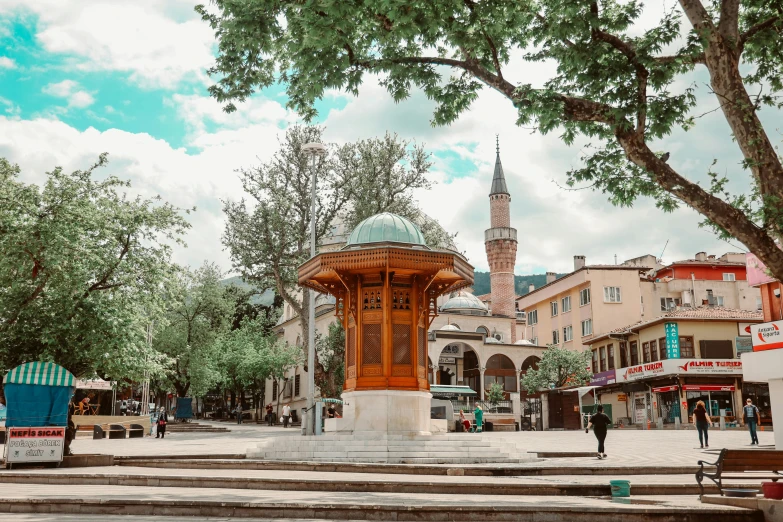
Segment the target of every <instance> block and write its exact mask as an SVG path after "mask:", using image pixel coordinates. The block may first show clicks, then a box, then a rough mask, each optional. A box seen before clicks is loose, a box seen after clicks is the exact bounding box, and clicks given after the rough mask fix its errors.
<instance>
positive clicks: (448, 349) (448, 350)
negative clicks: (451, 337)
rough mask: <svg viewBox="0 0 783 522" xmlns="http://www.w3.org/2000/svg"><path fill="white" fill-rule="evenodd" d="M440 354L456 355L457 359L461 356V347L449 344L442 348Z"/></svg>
mask: <svg viewBox="0 0 783 522" xmlns="http://www.w3.org/2000/svg"><path fill="white" fill-rule="evenodd" d="M440 353H445V354H449V355H456V356H457V357H459V356H460V355H462V347H461V346H460V345H459V344H450V345H448V346H444V347H443V350H442V351H441V352H440Z"/></svg>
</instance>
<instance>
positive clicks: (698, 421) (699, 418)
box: [693, 401, 712, 448]
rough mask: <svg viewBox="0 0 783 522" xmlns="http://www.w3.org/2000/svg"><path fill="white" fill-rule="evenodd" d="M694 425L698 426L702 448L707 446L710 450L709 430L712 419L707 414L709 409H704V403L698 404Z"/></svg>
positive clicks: (694, 413) (694, 415)
mask: <svg viewBox="0 0 783 522" xmlns="http://www.w3.org/2000/svg"><path fill="white" fill-rule="evenodd" d="M693 423H694V424H695V425H696V429H697V430H699V444H701V447H702V448H704V447H705V446H706V447H708V448H709V447H710V439H709V435H708V430H709V429H710V423H712V419H710V416H709V414H708V413H707V408H705V407H704V401H699V402H697V403H696V409H695V410H693Z"/></svg>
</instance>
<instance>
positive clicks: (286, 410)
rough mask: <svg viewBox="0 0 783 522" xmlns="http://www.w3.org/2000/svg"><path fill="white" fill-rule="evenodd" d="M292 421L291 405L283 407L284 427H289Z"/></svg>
mask: <svg viewBox="0 0 783 522" xmlns="http://www.w3.org/2000/svg"><path fill="white" fill-rule="evenodd" d="M289 420H291V405H290V404H286V405H285V406H283V427H284V428H287V427H288V421H289Z"/></svg>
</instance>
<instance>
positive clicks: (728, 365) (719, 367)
mask: <svg viewBox="0 0 783 522" xmlns="http://www.w3.org/2000/svg"><path fill="white" fill-rule="evenodd" d="M664 362H668V361H664ZM672 362H673V363H674V364H676V365H677V369H676V371H675V372H674V373H679V374H680V375H715V374H716V373H721V374H731V375H742V361H739V360H737V359H692V360H689V361H688V362H687V363H685V364H683V365H680V364H679V363H681V362H682V360H679V361H672Z"/></svg>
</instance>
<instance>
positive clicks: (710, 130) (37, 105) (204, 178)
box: [0, 0, 781, 274]
mask: <svg viewBox="0 0 783 522" xmlns="http://www.w3.org/2000/svg"><path fill="white" fill-rule="evenodd" d="M669 3H671V2H669ZM193 4H194V2H193V1H192V0H166V1H164V0H136V1H134V2H127V1H125V0H117V1H112V0H95V1H86V0H85V1H82V0H68V1H65V0H0V42H2V43H1V44H0V85H2V89H0V155H2V156H5V157H8V158H9V159H10V160H11V161H13V162H16V163H18V164H19V165H20V166H21V168H22V177H23V179H24V180H25V181H29V182H40V181H41V180H42V179H43V178H44V174H45V172H46V171H48V170H51V169H52V168H53V167H54V166H56V165H59V166H62V167H64V168H65V169H70V170H74V169H78V168H85V167H87V166H88V165H90V164H91V162H93V161H94V160H95V158H97V156H98V154H100V153H101V152H108V153H109V154H110V160H111V163H110V167H109V168H108V169H106V170H105V172H106V173H112V174H116V175H118V176H121V177H123V178H126V179H130V180H131V181H132V183H133V187H134V190H136V191H138V192H140V193H142V194H145V195H149V196H152V195H155V194H160V195H162V196H163V198H164V199H166V200H168V201H170V202H172V203H173V204H175V205H179V206H181V207H191V206H193V205H195V206H197V207H198V211H197V212H196V213H195V214H194V215H192V217H191V218H190V219H191V222H192V225H193V228H192V230H191V231H190V233H189V235H188V237H187V243H188V248H187V249H179V250H177V252H176V260H177V261H178V262H181V263H185V264H191V265H198V264H201V263H202V262H203V261H204V260H210V261H215V262H218V263H219V264H220V265H222V266H223V267H224V268H225V269H226V270H228V269H230V262H229V258H228V255H227V253H226V252H225V251H223V248H222V245H221V243H220V235H221V232H222V229H223V216H222V213H221V203H220V200H221V199H238V198H240V197H242V190H241V187H240V185H239V182H238V178H237V176H236V173H235V171H236V169H238V168H241V167H248V166H252V165H254V164H258V163H259V162H263V161H265V160H267V159H268V158H269V157H270V156H271V155H272V154H273V152H274V150H275V148H276V144H277V137H278V136H279V135H280V134H281V133H282V132H284V130H285V128H286V127H287V126H289V125H291V124H294V123H296V122H298V121H300V118H299V117H298V115H297V114H295V113H292V112H291V111H289V110H287V109H286V108H285V95H284V90H283V88H281V87H278V88H274V89H269V90H266V91H264V92H262V93H259V94H258V95H256V96H255V97H254V98H253V99H252V100H250V101H249V102H248V103H246V104H244V105H242V106H240V107H239V110H238V111H237V112H236V113H234V114H231V115H226V114H224V113H223V112H222V111H221V108H220V106H219V105H218V103H217V102H215V101H213V100H212V99H211V98H209V97H208V95H207V90H206V89H207V87H208V86H209V84H210V81H209V78H208V77H207V75H206V73H205V70H206V69H207V68H208V67H209V66H210V65H211V63H212V62H213V57H214V53H215V43H214V39H213V34H212V32H211V31H210V29H209V28H208V27H207V26H206V24H204V23H202V22H201V21H200V20H199V19H198V17H197V16H196V14H195V13H194V11H193ZM661 5H663V4H661ZM645 16H646V20H647V21H648V23H652V20H654V19H655V17H656V13H655V8H651V10H648V12H646V14H645ZM552 70H553V68H552V67H551V66H550V65H548V64H529V63H524V62H521V61H514V62H512V63H511V64H510V65H509V67H508V68H507V70H506V72H505V76H506V77H507V78H513V79H514V80H516V81H519V82H526V83H533V84H534V85H535V84H540V83H543V81H545V79H546V78H547V77H548V75H550V74H551V73H552ZM706 81H707V78H706V75H704V74H703V73H701V74H695V75H694V76H693V77H691V78H686V79H684V80H683V82H682V83H681V84H680V85H679V86H678V88H682V87H683V86H684V85H686V84H688V83H689V82H695V83H696V85H697V86H698V92H699V96H700V97H699V105H700V110H701V111H709V110H711V109H714V108H715V107H716V106H717V103H716V101H715V99H714V98H713V97H711V96H710V95H709V94H708V93H707V92H706V88H705V86H704V84H705V82H706ZM431 108H432V104H431V103H430V102H429V101H428V100H427V99H426V98H425V97H424V96H423V95H421V94H420V93H415V94H414V95H413V96H412V97H411V98H410V99H409V100H407V101H404V102H402V103H399V104H395V103H394V102H393V101H392V99H391V98H390V97H389V96H388V95H387V94H386V93H385V92H384V91H383V90H382V89H380V88H379V87H377V85H376V84H375V82H374V81H373V79H372V78H368V81H366V82H365V85H364V87H363V89H362V91H361V93H360V96H358V97H356V98H354V97H351V96H346V95H344V94H342V93H339V92H335V93H332V95H330V96H329V97H328V98H327V99H325V100H323V101H322V102H321V103H320V104H319V110H320V116H319V120H318V123H320V124H323V125H324V126H325V127H326V136H327V139H328V141H330V142H334V143H343V142H346V141H351V140H355V139H359V138H367V137H371V136H381V135H383V134H384V133H385V132H387V131H389V132H395V133H398V134H399V135H400V136H401V137H403V138H405V139H410V140H415V141H416V142H418V143H423V144H424V145H425V146H426V147H427V148H428V150H429V151H430V152H432V153H433V155H434V160H435V166H434V168H433V172H432V178H433V180H435V181H436V182H437V185H436V186H435V188H434V189H433V190H431V191H428V192H423V193H419V194H417V197H418V199H419V201H420V204H421V206H422V208H423V209H424V210H425V211H426V212H427V213H428V214H430V215H431V216H433V217H435V218H437V219H438V220H439V221H440V222H441V224H442V225H443V226H444V227H445V228H446V229H447V230H449V231H451V232H457V233H458V238H457V242H458V245H459V247H460V248H461V249H462V250H464V251H465V252H466V253H467V255H468V257H469V259H470V261H471V262H472V263H473V264H474V265H475V266H476V267H477V268H478V269H486V267H487V262H486V256H485V253H484V245H483V231H484V229H485V228H488V226H489V202H488V198H487V194H488V192H489V186H490V180H491V177H492V167H493V164H494V160H495V151H494V149H495V134H499V135H500V143H501V158H502V161H503V166H504V169H505V172H506V178H507V181H508V185H509V190H510V192H511V194H512V210H511V212H512V214H511V215H512V226H515V227H516V228H517V229H518V230H519V239H520V241H519V251H518V256H517V265H516V272H517V273H519V274H527V273H542V272H544V271H546V270H555V271H568V270H570V269H571V267H572V258H573V255H575V254H581V255H586V256H587V259H588V262H589V263H613V262H614V258H615V255H616V256H617V257H618V259H619V260H623V259H626V258H630V257H635V256H639V255H643V254H648V253H649V254H655V255H656V256H659V255H660V254H661V252H662V250H663V248H664V245H665V244H666V242H667V240H668V242H669V243H668V246H667V247H666V251H665V253H664V255H663V259H664V261H665V262H670V261H672V260H675V259H682V258H687V257H692V256H693V254H694V253H696V252H697V251H700V250H705V251H707V252H709V253H714V254H718V255H720V254H722V253H723V252H726V251H738V250H740V249H741V245H737V246H731V245H728V244H726V243H724V242H721V241H718V240H716V239H715V238H714V237H713V236H712V234H711V233H710V232H709V231H707V230H704V229H699V228H698V226H697V225H698V222H699V218H698V216H697V215H696V214H695V213H693V212H692V211H690V210H687V209H682V210H679V211H677V212H675V213H673V214H663V213H662V212H660V211H658V210H657V209H656V208H655V207H654V205H652V204H651V202H650V201H639V202H637V204H636V205H635V206H634V207H633V208H631V209H618V208H614V207H612V206H611V205H610V204H609V203H608V202H607V200H606V197H605V196H604V195H602V194H600V193H594V192H591V191H588V190H582V191H571V192H569V191H564V190H563V189H561V188H559V187H558V184H560V185H562V184H563V183H564V181H565V172H566V171H567V170H568V169H569V168H570V167H571V166H574V165H577V164H578V161H579V157H580V147H579V146H578V145H577V146H573V147H567V146H566V145H564V144H563V143H562V142H561V141H560V140H559V139H558V136H557V133H553V134H550V135H547V136H541V135H538V134H533V133H531V131H530V130H527V129H521V128H518V127H516V126H515V115H514V111H513V109H512V107H511V105H510V103H509V102H508V101H507V100H505V99H504V98H502V97H501V96H500V95H497V94H495V93H494V92H491V91H489V90H485V91H484V92H483V93H482V95H481V96H480V98H479V100H478V101H477V102H476V103H475V104H474V105H473V107H472V108H471V111H470V112H469V113H467V114H465V115H463V117H462V118H461V119H460V120H459V121H458V122H457V123H455V124H454V125H452V126H450V127H436V128H433V127H432V126H431V125H430V114H431ZM780 117H781V114H780V113H774V112H766V113H764V114H763V119H764V120H765V121H766V122H768V126H767V128H768V130H770V134H771V138H772V139H773V140H775V141H780V136H781V135H780V133H779V132H775V129H776V128H777V125H775V124H774V122H775V121H778V122H779V121H781V119H780ZM655 148H656V150H660V151H664V150H667V151H670V152H671V160H670V164H672V165H673V166H674V167H675V168H676V169H678V170H679V171H680V172H682V173H683V174H685V175H687V176H688V177H690V178H691V179H706V176H705V173H706V171H707V168H708V166H709V164H710V163H711V162H712V160H713V158H717V159H718V160H719V164H718V168H719V169H720V170H721V172H727V173H729V174H730V175H731V176H732V179H733V180H734V181H733V183H734V184H735V186H738V187H742V186H743V185H747V180H748V178H747V175H746V174H745V173H744V172H742V171H741V169H740V168H739V165H738V163H739V161H740V155H739V152H738V150H737V147H736V145H735V144H734V143H732V141H731V139H730V135H729V130H728V127H727V125H726V124H725V121H724V120H723V118H722V116H721V114H720V113H713V114H710V115H707V116H705V117H704V118H702V119H700V120H699V123H698V125H697V127H696V128H695V129H693V130H692V131H691V132H688V133H678V134H677V135H675V136H672V137H671V138H670V139H668V140H666V141H665V142H663V143H660V144H656V146H655Z"/></svg>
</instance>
